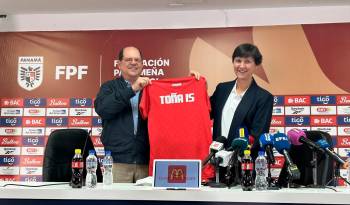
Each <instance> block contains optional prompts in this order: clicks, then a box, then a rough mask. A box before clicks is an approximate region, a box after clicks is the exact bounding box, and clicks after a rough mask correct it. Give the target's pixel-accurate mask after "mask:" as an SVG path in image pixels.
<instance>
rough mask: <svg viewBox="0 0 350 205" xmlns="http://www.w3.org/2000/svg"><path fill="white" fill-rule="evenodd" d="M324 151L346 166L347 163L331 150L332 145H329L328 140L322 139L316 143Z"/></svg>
mask: <svg viewBox="0 0 350 205" xmlns="http://www.w3.org/2000/svg"><path fill="white" fill-rule="evenodd" d="M316 143H317V144H318V145H319V146H320V147H322V149H324V151H325V152H326V154H327V155H329V156H330V157H332V158H333V159H334V160H335V161H336V162H337V163H339V164H341V165H344V164H345V161H344V160H343V159H342V158H341V157H340V156H339V155H338V154H337V153H335V152H333V151H332V150H330V149H329V147H330V145H329V144H328V143H327V141H326V140H324V139H320V140H318V141H317V142H316Z"/></svg>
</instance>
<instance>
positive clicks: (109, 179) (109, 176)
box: [103, 151, 113, 185]
mask: <svg viewBox="0 0 350 205" xmlns="http://www.w3.org/2000/svg"><path fill="white" fill-rule="evenodd" d="M112 168H113V158H112V156H111V151H106V152H105V157H104V158H103V170H104V172H103V185H111V184H113V173H112Z"/></svg>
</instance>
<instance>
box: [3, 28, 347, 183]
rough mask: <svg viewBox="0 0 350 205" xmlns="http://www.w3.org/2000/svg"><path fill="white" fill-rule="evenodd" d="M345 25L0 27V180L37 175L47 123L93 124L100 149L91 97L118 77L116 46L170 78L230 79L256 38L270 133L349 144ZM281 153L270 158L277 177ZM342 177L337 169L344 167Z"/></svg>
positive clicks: (340, 148)
mask: <svg viewBox="0 0 350 205" xmlns="http://www.w3.org/2000/svg"><path fill="white" fill-rule="evenodd" d="M349 36H350V24H349V23H345V24H317V25H291V26H264V27H240V28H211V29H173V30H122V31H119V30H117V31H71V32H5V33H0V45H1V50H0V68H1V70H0V86H1V93H0V98H1V102H0V103H1V104H0V107H1V116H0V180H2V181H41V180H42V164H43V153H44V148H45V144H46V142H47V138H48V136H49V135H50V133H51V132H52V131H53V130H55V129H62V128H84V129H87V130H92V140H93V143H94V145H95V146H96V151H97V154H98V156H99V157H100V158H101V157H102V156H103V154H104V150H103V146H102V144H101V141H100V139H99V136H100V134H101V120H100V118H99V117H98V115H97V114H96V113H95V112H94V108H93V100H94V97H95V95H96V93H97V92H98V89H99V86H100V84H101V83H103V82H105V81H107V80H109V79H112V78H113V77H114V76H118V75H120V72H119V70H118V68H117V61H116V60H117V59H116V56H117V53H118V50H119V49H120V48H121V47H123V46H127V45H135V46H137V47H139V48H141V50H142V51H143V55H144V61H143V64H144V71H143V75H145V76H148V77H151V78H154V79H161V78H174V77H181V76H186V75H188V72H189V70H190V69H192V70H197V71H199V72H200V73H201V74H202V75H204V76H205V77H206V78H207V81H208V92H209V94H211V93H212V92H213V90H214V89H215V86H216V84H217V83H218V82H222V81H228V80H233V79H234V78H235V75H234V74H233V68H232V64H231V55H232V51H233V49H234V47H236V46H237V45H238V44H240V43H243V42H251V43H254V44H256V45H257V46H258V47H259V48H260V50H261V52H262V53H263V56H264V57H263V64H262V66H261V68H260V69H259V71H258V72H257V73H256V75H255V79H256V81H257V82H258V84H260V85H261V86H262V87H264V88H266V89H267V90H269V91H271V92H272V93H273V94H274V95H275V103H274V109H273V119H272V122H271V132H272V133H274V132H277V131H280V132H287V131H288V130H290V129H291V128H293V127H298V128H302V129H307V130H322V131H326V132H329V133H330V134H331V135H332V136H333V139H334V144H335V146H336V147H337V149H336V151H337V152H338V153H339V154H340V155H342V156H344V157H345V156H346V154H347V152H348V151H350V94H349V92H350V83H349V80H348V79H347V78H348V76H350V69H349V66H350V52H349V50H350V41H349V38H348V37H349ZM282 164H283V157H282V156H278V157H277V163H276V165H275V166H274V170H273V174H274V176H278V174H279V171H280V168H281V167H282ZM342 174H343V175H344V176H345V175H346V172H345V170H342Z"/></svg>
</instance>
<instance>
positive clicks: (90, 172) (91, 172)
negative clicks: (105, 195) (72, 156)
mask: <svg viewBox="0 0 350 205" xmlns="http://www.w3.org/2000/svg"><path fill="white" fill-rule="evenodd" d="M96 169H97V157H96V156H95V150H89V156H88V157H87V158H86V172H87V173H86V181H85V184H86V186H87V187H89V188H95V187H96V185H97V176H96Z"/></svg>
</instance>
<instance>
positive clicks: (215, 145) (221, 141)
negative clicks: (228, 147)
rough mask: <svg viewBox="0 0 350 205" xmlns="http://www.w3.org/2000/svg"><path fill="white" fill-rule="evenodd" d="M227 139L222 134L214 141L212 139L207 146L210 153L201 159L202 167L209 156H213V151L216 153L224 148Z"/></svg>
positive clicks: (208, 159) (206, 162)
mask: <svg viewBox="0 0 350 205" xmlns="http://www.w3.org/2000/svg"><path fill="white" fill-rule="evenodd" d="M226 141H227V139H226V137H223V136H219V137H217V138H216V139H215V141H213V142H212V143H211V145H210V147H209V149H210V153H209V155H208V156H207V157H206V158H205V159H204V160H203V161H202V167H204V166H205V165H207V164H208V162H209V161H210V159H211V158H213V157H214V156H215V153H217V152H218V151H220V150H222V149H224V146H225V143H226Z"/></svg>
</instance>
